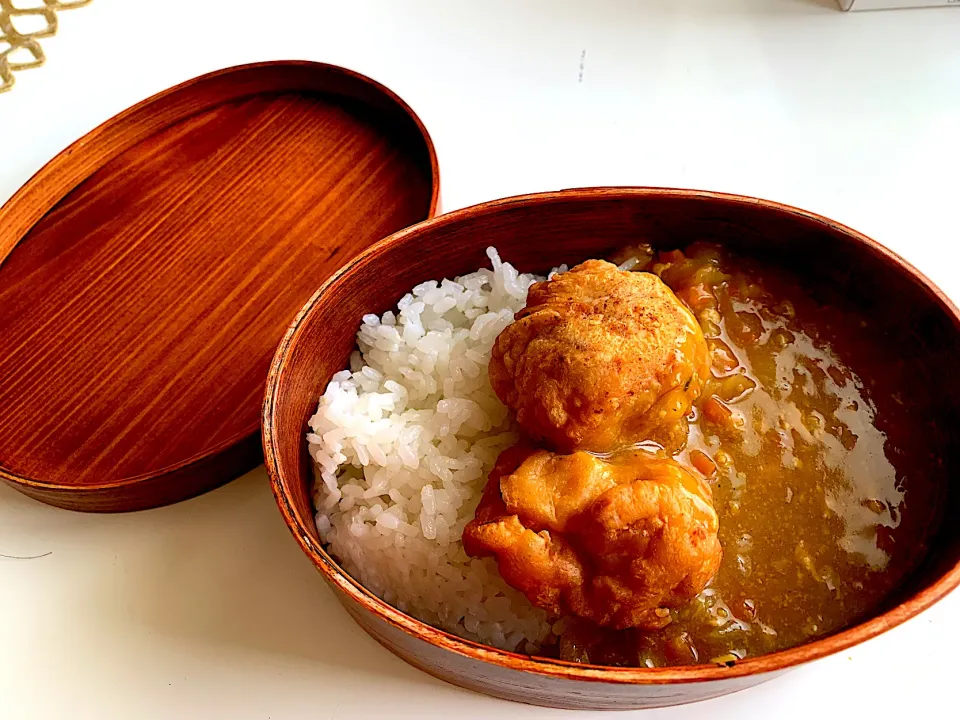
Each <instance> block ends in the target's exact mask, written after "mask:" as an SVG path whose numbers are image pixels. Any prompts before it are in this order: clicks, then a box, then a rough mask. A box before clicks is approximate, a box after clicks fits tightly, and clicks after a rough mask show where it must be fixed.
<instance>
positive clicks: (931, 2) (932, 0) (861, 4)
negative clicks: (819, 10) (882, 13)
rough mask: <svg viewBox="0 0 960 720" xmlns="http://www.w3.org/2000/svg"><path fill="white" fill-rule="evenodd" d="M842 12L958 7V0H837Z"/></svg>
mask: <svg viewBox="0 0 960 720" xmlns="http://www.w3.org/2000/svg"><path fill="white" fill-rule="evenodd" d="M839 2H840V7H841V8H843V9H844V10H894V9H900V8H921V7H949V6H951V5H954V6H956V7H960V0H839Z"/></svg>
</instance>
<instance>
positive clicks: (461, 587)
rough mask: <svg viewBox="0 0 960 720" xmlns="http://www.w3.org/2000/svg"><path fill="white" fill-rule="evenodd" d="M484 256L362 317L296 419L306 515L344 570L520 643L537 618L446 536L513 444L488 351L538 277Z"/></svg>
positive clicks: (535, 632)
mask: <svg viewBox="0 0 960 720" xmlns="http://www.w3.org/2000/svg"><path fill="white" fill-rule="evenodd" d="M487 255H488V256H489V257H490V260H491V263H492V267H493V270H492V271H491V270H487V269H481V270H478V271H477V272H475V273H471V274H469V275H465V276H463V277H459V278H456V279H455V280H453V281H451V280H443V281H442V282H439V283H438V282H436V281H431V282H426V283H423V284H421V285H418V286H417V287H415V288H414V289H413V291H412V292H411V293H409V294H407V295H405V296H404V297H403V299H402V300H400V302H399V303H398V304H397V312H386V313H384V314H383V316H382V317H377V316H376V315H366V316H364V318H363V324H362V325H361V327H360V331H359V332H358V334H357V344H358V346H359V348H360V350H359V352H354V353H353V356H352V357H351V358H350V370H344V371H342V372H339V373H337V374H336V375H335V376H334V377H333V379H332V380H331V382H330V384H329V385H328V386H327V389H326V392H325V393H324V395H323V397H322V398H321V399H320V405H319V408H318V409H317V413H316V414H315V415H314V416H313V417H312V418H310V430H311V432H310V433H308V435H307V440H308V443H309V448H310V454H311V455H312V456H313V458H314V461H315V463H316V468H317V482H316V486H315V490H314V502H315V507H316V508H317V515H316V522H317V530H318V531H319V533H320V537H321V538H322V539H323V540H324V541H325V542H326V543H328V546H329V549H330V551H331V552H332V553H333V554H334V555H335V556H336V557H337V558H338V560H339V561H340V563H341V564H342V566H343V567H344V569H345V570H346V571H347V572H349V573H350V574H351V575H353V576H354V577H355V578H357V579H358V580H360V582H362V583H363V584H364V586H366V587H367V588H368V589H370V590H371V591H372V592H374V593H376V594H377V595H379V596H380V597H382V598H383V599H384V600H386V601H387V602H389V603H391V604H392V605H394V606H396V607H397V608H399V609H400V610H402V611H404V612H406V613H409V614H411V615H413V616H415V617H417V618H419V619H420V620H423V621H424V622H427V623H430V624H431V625H435V626H437V627H440V628H443V629H445V630H449V631H451V632H453V633H456V634H457V635H461V636H463V637H466V638H469V639H473V640H478V641H480V642H483V643H486V644H489V645H494V646H497V647H501V648H505V649H511V650H513V649H520V650H526V651H533V650H536V648H537V647H538V645H539V643H540V642H541V641H543V639H544V638H545V637H546V635H547V633H548V632H549V630H550V624H549V622H548V620H547V616H546V614H545V613H544V612H543V611H542V610H539V609H537V608H535V607H533V606H532V605H531V604H530V603H529V602H528V601H527V600H526V598H524V597H523V595H521V594H520V593H518V592H517V591H515V590H513V589H512V588H510V587H509V586H508V585H507V584H506V583H505V582H504V581H503V580H502V578H501V577H500V575H499V573H498V572H497V568H496V564H495V563H494V562H493V560H492V559H490V558H485V559H482V560H481V559H476V558H469V557H467V555H466V554H465V553H464V551H463V546H462V543H461V541H460V536H461V533H462V532H463V528H464V526H465V525H466V524H467V523H468V522H469V521H470V520H471V519H472V518H473V513H474V510H475V508H476V505H477V502H478V501H479V499H480V495H481V493H482V491H483V486H484V484H485V482H486V478H487V473H488V472H489V471H490V469H491V468H492V466H493V463H494V461H495V460H496V458H497V455H498V454H499V453H500V451H501V450H503V449H504V448H506V447H508V446H509V445H511V444H513V443H514V442H515V441H516V439H517V436H516V434H515V432H514V428H513V426H512V422H511V419H510V416H509V415H508V412H507V409H506V408H505V407H504V406H503V405H502V404H501V403H500V401H499V400H498V399H497V397H496V395H495V394H494V393H493V390H492V389H491V388H490V382H489V379H488V377H487V365H488V363H489V360H490V350H491V347H492V346H493V341H494V340H495V339H496V337H497V335H499V334H500V331H501V330H503V329H504V328H505V327H506V326H507V325H509V324H510V323H511V322H513V315H514V313H515V312H516V311H517V310H519V309H520V308H522V307H523V305H524V303H525V301H526V297H527V290H528V288H529V287H530V285H531V284H532V283H534V282H536V281H538V280H541V279H542V278H538V277H536V276H534V275H521V274H519V273H517V271H516V270H515V269H514V268H513V266H511V265H510V264H509V263H503V262H501V261H500V257H499V255H498V254H497V252H496V250H495V249H493V248H489V249H488V250H487ZM561 269H566V268H561Z"/></svg>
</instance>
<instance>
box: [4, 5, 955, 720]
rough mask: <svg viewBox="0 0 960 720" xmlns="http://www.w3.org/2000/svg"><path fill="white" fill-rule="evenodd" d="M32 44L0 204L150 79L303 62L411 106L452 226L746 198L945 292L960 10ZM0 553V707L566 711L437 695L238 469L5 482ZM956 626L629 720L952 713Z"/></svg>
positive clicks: (490, 19)
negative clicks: (103, 502) (861, 235)
mask: <svg viewBox="0 0 960 720" xmlns="http://www.w3.org/2000/svg"><path fill="white" fill-rule="evenodd" d="M43 45H44V48H45V49H46V52H47V55H48V63H47V65H46V66H44V67H43V68H41V69H37V70H30V71H28V72H23V73H20V75H19V76H18V80H17V85H16V88H15V89H14V90H13V91H12V92H11V93H9V94H6V95H3V96H0V200H5V199H6V198H7V197H9V196H10V195H12V194H13V192H14V191H15V190H16V189H17V187H19V186H20V185H21V184H22V183H23V182H24V181H26V180H27V178H29V177H30V175H31V174H32V173H33V172H35V171H36V170H38V169H39V168H40V167H41V166H42V165H43V164H44V163H45V162H46V161H47V160H49V159H50V158H51V157H52V156H53V155H54V154H55V153H56V152H57V151H59V150H60V149H62V148H63V147H64V146H66V145H67V144H68V143H70V142H71V141H73V140H75V139H76V138H78V137H79V136H81V135H82V134H83V133H85V132H86V131H88V130H90V129H91V128H93V127H94V126H96V125H97V124H99V123H100V122H102V121H103V120H106V119H107V118H108V117H110V116H112V115H114V114H115V113H117V112H119V111H120V110H122V109H124V108H125V107H127V106H129V105H131V104H132V103H134V102H136V101H138V100H141V99H143V98H145V97H147V96H149V95H151V94H153V93H154V92H157V91H159V90H162V89H164V88H166V87H168V86H170V85H173V84H175V83H177V82H179V81H181V80H185V79H187V78H190V77H192V76H195V75H198V74H201V73H204V72H207V71H209V70H214V69H216V68H220V67H225V66H229V65H234V64H238V63H243V62H250V61H256V60H265V59H277V58H306V59H314V60H322V61H326V62H332V63H337V64H341V65H344V66H347V67H350V68H353V69H355V70H358V71H360V72H363V73H366V74H368V75H370V76H372V77H374V78H376V79H378V80H380V81H381V82H383V83H385V84H387V85H389V86H390V87H391V88H393V89H394V90H395V91H397V92H398V93H399V94H400V95H401V96H403V97H404V98H405V99H406V100H407V101H408V102H409V103H410V104H411V105H412V106H413V107H414V108H415V109H416V111H417V112H418V113H419V114H420V116H421V117H422V118H423V120H424V122H425V123H426V124H427V126H428V127H429V129H430V132H431V133H432V135H433V138H434V140H435V142H436V146H437V150H438V153H439V157H440V165H441V173H442V181H443V200H444V207H445V208H446V209H448V210H450V209H454V208H458V207H462V206H464V205H469V204H472V203H475V202H480V201H483V200H488V199H492V198H496V197H501V196H505V195H511V194H516V193H523V192H531V191H538V190H552V189H557V188H563V187H571V186H584V185H602V184H628V185H638V184H647V185H668V186H683V187H695V188H706V189H712V190H725V191H731V192H739V193H746V194H751V195H758V196H762V197H768V198H773V199H776V200H781V201H784V202H787V203H791V204H795V205H799V206H801V207H805V208H809V209H811V210H814V211H817V212H820V213H823V214H825V215H827V216H830V217H833V218H835V219H837V220H840V221H842V222H845V223H847V224H849V225H852V226H853V227H856V228H858V229H859V230H862V231H864V232H866V233H867V234H869V235H872V236H873V237H875V238H877V239H878V240H880V241H881V242H883V243H885V244H887V245H888V246H890V247H891V248H893V249H895V250H896V251H898V252H900V253H901V254H903V255H904V256H906V257H907V258H908V259H909V260H910V261H912V262H913V263H915V264H916V265H917V266H918V267H919V268H920V269H921V270H923V271H924V272H925V273H927V274H928V275H929V276H930V277H931V278H932V279H933V280H934V281H935V282H937V283H939V284H940V285H941V287H943V288H944V289H945V290H946V291H947V292H948V293H949V294H951V295H952V296H953V297H954V298H960V275H958V274H957V272H956V268H957V261H958V258H960V254H958V250H957V246H958V241H960V230H958V223H960V219H958V213H957V210H958V207H960V10H958V9H953V8H947V9H942V10H941V9H927V10H914V11H901V12H889V13H865V14H843V13H839V12H837V11H836V10H835V9H834V8H833V6H832V4H831V3H830V0H661V1H660V2H653V1H650V2H645V1H644V0H576V1H574V0H522V1H514V2H511V1H510V0H484V1H483V2H479V1H475V2H467V1H466V0H432V1H431V0H380V1H379V2H375V1H373V0H364V1H360V0H352V1H351V2H331V1H327V0H322V1H321V0H299V1H296V0H270V1H269V2H263V1H261V2H255V1H253V0H233V1H232V2H229V3H224V2H215V1H214V0H139V1H137V2H132V1H131V0H96V1H95V2H94V3H93V4H92V5H90V6H89V7H86V8H83V9H78V10H74V11H71V12H64V13H62V14H61V16H60V32H59V34H58V35H57V36H56V37H54V38H50V39H47V40H45V41H44V42H43ZM584 53H585V54H584ZM581 58H583V72H582V79H581V77H580V65H581ZM0 343H2V339H0ZM0 349H2V344H0ZM0 553H3V554H5V555H14V556H16V555H38V554H42V553H50V554H49V555H47V556H45V557H42V558H39V559H36V560H13V559H5V558H2V557H0V717H2V718H4V719H5V720H14V719H16V720H19V719H20V718H71V719H72V720H77V719H79V718H96V719H97V720H104V719H106V718H172V717H198V718H200V717H203V718H219V717H230V718H261V719H265V718H306V717H311V718H312V717H316V718H323V719H324V720H326V719H327V718H359V717H387V716H391V717H423V718H430V717H454V716H455V717H458V718H464V719H466V718H481V717H482V718H487V717H489V716H490V715H491V714H495V715H497V714H499V715H501V716H509V717H518V718H547V717H559V716H561V715H564V714H567V715H569V713H563V712H561V711H554V710H545V709H540V708H533V707H528V706H522V705H511V704H509V703H505V702H502V701H498V700H493V699H490V698H486V697H483V696H480V695H476V694H473V693H470V692H466V691H462V690H460V689H458V688H455V687H453V686H449V685H446V684H445V683H442V682H440V681H438V680H434V679H433V678H431V677H429V676H427V675H425V674H423V673H420V672H419V671H417V670H414V669H412V668H410V667H408V666H407V665H405V664H404V663H403V662H401V661H400V660H398V659H396V658H394V657H393V656H392V655H390V654H389V653H388V652H387V651H385V650H383V649H382V648H380V647H379V646H378V645H377V644H376V643H375V642H374V641H373V640H370V639H369V638H367V637H366V636H365V635H364V634H363V633H362V632H361V631H360V630H358V629H357V628H356V627H355V626H354V624H353V623H352V622H351V621H350V619H349V618H348V617H347V615H346V613H345V612H344V611H343V610H342V609H341V608H340V607H339V605H338V604H337V603H336V601H335V600H334V598H333V595H332V594H331V593H330V592H329V591H328V590H327V589H326V587H325V586H324V584H323V582H322V580H321V578H320V576H319V574H317V573H316V572H315V571H314V570H313V568H312V566H311V564H310V562H309V561H308V560H307V559H306V557H305V556H303V554H302V553H301V552H300V551H299V549H298V548H297V546H296V545H295V544H294V542H293V540H292V538H291V537H290V536H289V533H288V532H287V530H286V528H285V527H284V525H283V523H282V522H281V520H280V515H279V513H278V512H277V510H276V507H275V505H274V502H273V499H272V497H271V495H270V492H269V488H268V486H267V480H266V476H265V473H264V471H263V470H262V469H258V470H256V471H254V472H252V473H250V474H249V475H247V476H246V477H244V478H242V479H240V480H238V481H236V482H234V483H232V484H230V485H228V486H226V487H223V488H222V489H220V490H216V491H214V492H212V493H209V494H208V495H206V496H204V497H200V498H197V499H195V500H192V501H189V502H185V503H182V504H180V505H177V506H175V507H170V508H165V509H160V510H153V511H148V512H142V513H137V514H130V515H116V516H95V515H82V514H76V513H70V512H67V511H63V510H57V509H54V508H49V507H46V506H44V505H41V504H39V503H36V502H34V501H31V500H28V499H27V498H25V497H22V496H20V495H19V494H17V493H16V492H14V491H13V490H11V489H9V488H7V487H6V486H2V487H0ZM958 612H960V594H955V595H953V596H952V597H949V598H948V599H947V600H945V601H944V602H942V603H940V605H939V606H937V607H935V608H934V609H932V610H931V611H929V612H927V613H925V614H924V615H922V616H921V617H919V618H916V619H914V620H913V621H911V622H909V623H907V624H906V625H905V626H902V627H900V628H898V629H896V630H894V631H892V632H890V633H888V634H886V635H885V636H883V637H881V638H878V639H876V640H874V641H871V642H869V643H867V644H865V645H863V646H860V647H858V648H855V649H854V650H852V651H850V652H847V653H842V654H841V655H839V656H835V657H832V658H829V659H827V660H824V661H821V662H818V663H815V664H813V665H810V666H806V667H803V668H800V669H798V670H796V671H794V672H792V673H789V674H787V675H786V676H784V677H782V678H780V679H777V680H775V681H773V682H771V683H768V684H767V685H765V686H762V687H760V688H756V689H753V690H749V691H746V692H743V693H740V694H738V695H734V696H730V697H727V698H723V699H719V700H714V701H710V702H708V703H705V704H701V705H695V706H689V707H686V708H674V709H666V710H658V711H648V712H647V713H646V714H645V717H647V718H672V719H680V718H695V717H696V718H699V717H703V716H704V713H709V714H710V716H711V717H732V716H734V714H736V716H737V717H739V718H742V719H744V720H747V719H750V718H758V719H760V718H763V719H764V720H767V719H769V718H801V717H803V718H807V717H811V716H817V715H820V716H830V717H832V716H834V712H836V713H837V716H839V715H840V713H842V714H843V715H844V716H848V717H860V716H867V715H868V713H869V716H870V717H873V718H894V717H898V718H902V717H924V716H927V715H937V716H941V715H942V716H944V717H950V716H951V714H952V713H953V712H955V711H956V709H955V706H952V701H953V698H954V696H955V693H954V691H955V686H956V683H957V680H956V670H955V665H954V663H953V662H952V660H953V659H954V657H955V653H956V646H957V645H958V644H960V629H958V625H957V622H956V615H957V613H958ZM951 707H953V710H951ZM606 717H609V716H606Z"/></svg>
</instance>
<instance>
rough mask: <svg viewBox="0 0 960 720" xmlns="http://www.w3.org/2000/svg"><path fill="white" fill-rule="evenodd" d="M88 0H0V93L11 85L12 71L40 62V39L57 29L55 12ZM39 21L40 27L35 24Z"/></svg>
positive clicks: (88, 1)
mask: <svg viewBox="0 0 960 720" xmlns="http://www.w3.org/2000/svg"><path fill="white" fill-rule="evenodd" d="M91 2H92V0H0V93H2V92H6V91H7V90H10V89H11V88H12V87H13V83H14V77H13V73H14V72H17V71H19V70H29V69H30V68H35V67H40V66H41V65H43V63H44V61H45V60H46V57H45V56H44V54H43V48H41V47H40V42H39V40H40V38H45V37H50V36H51V35H54V34H55V33H56V32H57V11H59V10H70V9H72V8H76V7H82V6H83V5H89V4H90V3H91ZM39 22H42V23H43V26H42V27H37V25H39Z"/></svg>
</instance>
